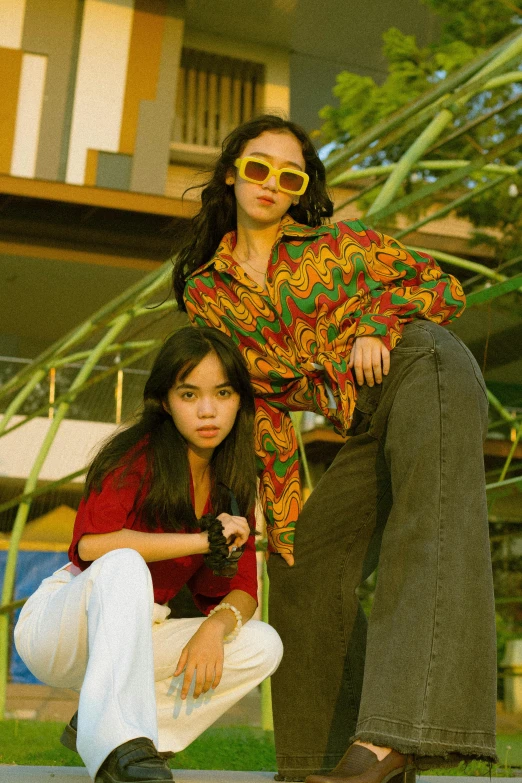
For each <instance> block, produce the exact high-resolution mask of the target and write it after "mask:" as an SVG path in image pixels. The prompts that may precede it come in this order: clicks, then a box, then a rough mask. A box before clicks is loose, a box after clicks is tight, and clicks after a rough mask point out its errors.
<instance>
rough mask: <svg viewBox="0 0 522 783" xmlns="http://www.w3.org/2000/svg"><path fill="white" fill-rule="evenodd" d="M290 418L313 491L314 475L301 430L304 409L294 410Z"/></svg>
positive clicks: (310, 488)
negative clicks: (311, 473) (312, 474)
mask: <svg viewBox="0 0 522 783" xmlns="http://www.w3.org/2000/svg"><path fill="white" fill-rule="evenodd" d="M290 418H291V419H292V424H293V425H294V430H295V436H296V438H297V445H298V447H299V456H300V459H301V464H302V466H303V471H304V474H305V481H306V485H307V487H308V489H309V491H310V492H311V491H312V490H313V488H314V485H313V483H312V476H311V475H310V467H309V465H308V459H307V456H306V449H305V445H304V443H303V434H302V432H301V421H302V418H303V413H302V411H292V413H291V414H290Z"/></svg>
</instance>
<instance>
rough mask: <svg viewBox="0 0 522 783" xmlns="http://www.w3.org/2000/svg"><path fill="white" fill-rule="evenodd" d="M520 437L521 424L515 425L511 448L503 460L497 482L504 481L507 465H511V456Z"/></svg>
mask: <svg viewBox="0 0 522 783" xmlns="http://www.w3.org/2000/svg"><path fill="white" fill-rule="evenodd" d="M521 437H522V426H520V427H517V429H516V435H515V437H514V439H513V443H512V444H511V448H510V450H509V454H508V455H507V457H506V461H505V462H504V467H503V468H502V473H501V474H500V476H499V479H498V480H499V483H500V482H502V481H504V479H505V478H506V473H507V472H508V470H509V466H510V465H511V461H512V459H513V457H514V456H515V451H516V450H517V446H518V443H519V441H520V438H521Z"/></svg>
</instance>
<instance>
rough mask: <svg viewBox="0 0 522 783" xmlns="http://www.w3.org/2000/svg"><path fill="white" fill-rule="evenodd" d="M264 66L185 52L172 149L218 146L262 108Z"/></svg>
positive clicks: (213, 55) (205, 53)
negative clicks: (187, 146) (188, 146)
mask: <svg viewBox="0 0 522 783" xmlns="http://www.w3.org/2000/svg"><path fill="white" fill-rule="evenodd" d="M264 70H265V69H264V65H262V64H261V63H254V62H249V61H248V60H239V59H236V58H234V57H224V56H221V55H218V54H211V53H209V52H204V51H200V50H198V49H183V52H182V56H181V67H180V70H179V76H178V90H177V96H176V111H175V117H174V125H173V134H172V141H173V147H174V148H179V147H180V146H181V145H197V146H203V147H219V146H220V144H221V142H222V141H223V139H224V138H225V136H227V134H228V133H229V132H230V131H231V130H232V129H233V128H235V127H236V126H237V125H239V124H240V123H241V122H244V121H246V120H249V119H250V118H251V117H254V116H255V115H256V114H259V113H260V112H261V111H262V109H263V87H264Z"/></svg>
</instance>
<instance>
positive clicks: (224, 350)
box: [85, 326, 257, 531]
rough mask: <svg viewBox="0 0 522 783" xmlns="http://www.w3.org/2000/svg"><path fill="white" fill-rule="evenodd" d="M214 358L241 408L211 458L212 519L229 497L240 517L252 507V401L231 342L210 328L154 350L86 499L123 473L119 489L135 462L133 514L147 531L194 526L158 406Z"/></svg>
mask: <svg viewBox="0 0 522 783" xmlns="http://www.w3.org/2000/svg"><path fill="white" fill-rule="evenodd" d="M209 353H215V354H216V355H217V356H218V358H219V360H220V361H221V364H222V367H223V370H224V373H225V376H226V378H227V380H228V381H229V383H230V384H231V386H232V388H233V389H234V390H235V391H236V392H237V393H238V394H239V397H240V407H239V410H238V413H237V416H236V420H235V422H234V426H233V427H232V430H231V431H230V433H229V434H228V435H227V437H226V438H225V439H224V440H223V441H222V443H220V444H219V446H218V447H217V448H216V449H215V451H214V453H213V455H212V459H211V463H210V466H211V471H212V476H211V500H212V509H213V512H214V513H215V514H216V515H217V514H220V513H221V512H223V511H226V512H228V513H230V507H231V506H230V501H231V495H230V490H232V492H233V493H234V495H235V497H236V500H237V502H238V505H239V510H240V513H241V515H243V516H247V514H248V513H249V512H250V511H251V509H252V507H253V506H254V503H255V496H256V478H257V476H256V464H255V453H254V394H253V390H252V386H251V384H250V377H249V374H248V370H247V367H246V364H245V362H244V360H243V357H242V356H241V354H240V352H239V350H238V349H237V348H236V346H235V345H234V343H233V342H232V340H231V339H230V338H229V337H227V336H226V335H224V334H221V332H218V331H217V329H208V328H196V327H193V326H186V327H184V328H182V329H179V330H178V331H177V332H175V333H174V334H173V335H171V337H169V338H168V339H167V340H166V342H165V343H164V344H163V346H162V348H161V349H160V351H159V353H158V355H157V356H156V359H155V361H154V364H153V367H152V370H151V372H150V375H149V377H148V379H147V382H146V384H145V389H144V392H143V410H142V412H141V415H140V417H139V419H138V421H137V422H136V423H135V424H133V425H132V426H130V427H128V428H126V429H124V430H121V431H120V432H118V433H116V435H114V436H113V437H111V438H110V439H109V440H108V441H107V442H106V443H105V445H104V446H103V447H102V448H101V450H100V451H99V452H98V454H97V455H96V457H95V458H94V460H93V462H92V464H91V466H90V468H89V472H88V474H87V480H86V484H85V496H87V495H88V494H89V493H90V492H93V491H96V492H99V491H100V490H101V484H102V481H103V480H104V478H106V476H108V475H109V473H111V472H112V471H114V470H116V469H117V468H123V470H122V471H121V473H120V475H119V477H118V479H117V485H116V486H118V485H119V486H124V485H125V480H126V478H127V476H128V475H129V474H130V473H132V472H133V469H134V468H135V466H136V462H137V461H138V460H141V459H143V457H145V459H146V466H147V470H146V473H145V476H144V477H143V479H142V482H141V486H140V489H139V491H138V492H137V494H136V500H135V503H134V511H135V512H136V513H137V514H139V515H140V516H141V518H142V519H143V520H144V522H145V524H146V525H147V527H148V528H149V529H151V530H153V529H155V528H157V526H158V520H161V525H162V527H163V528H164V529H165V530H169V531H176V530H182V529H185V530H190V529H195V528H196V527H197V519H196V515H195V513H194V509H193V508H192V504H191V501H190V469H189V461H188V455H187V444H186V441H185V440H184V438H183V437H182V436H181V435H180V433H179V431H178V430H177V428H176V426H175V425H174V422H173V421H172V417H171V416H170V415H169V414H168V413H166V411H165V409H164V407H163V403H164V402H165V401H166V400H167V395H168V392H169V390H170V389H171V388H172V386H173V385H174V383H175V382H176V381H182V380H183V379H184V378H186V377H187V375H188V374H189V373H190V372H192V370H193V369H194V368H195V367H197V365H198V364H199V363H200V362H201V361H202V359H204V358H205V356H208V354H209Z"/></svg>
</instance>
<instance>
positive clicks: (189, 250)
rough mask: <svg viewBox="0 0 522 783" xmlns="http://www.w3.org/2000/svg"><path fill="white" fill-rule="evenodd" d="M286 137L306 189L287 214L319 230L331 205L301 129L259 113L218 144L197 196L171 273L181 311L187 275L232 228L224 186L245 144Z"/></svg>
mask: <svg viewBox="0 0 522 783" xmlns="http://www.w3.org/2000/svg"><path fill="white" fill-rule="evenodd" d="M266 131H271V132H273V133H274V132H275V133H291V134H292V135H293V136H295V137H296V139H297V140H298V141H299V142H300V143H301V147H302V151H303V157H304V159H305V171H306V173H307V174H308V175H309V177H310V182H309V185H308V187H307V189H306V191H305V192H304V194H303V195H302V196H301V197H300V199H299V203H298V204H295V205H294V204H292V205H291V206H290V208H289V210H288V214H289V215H291V217H293V219H294V220H296V221H297V222H298V223H304V224H305V225H308V226H318V225H320V224H321V222H322V221H323V219H324V218H327V217H330V216H331V215H332V214H333V203H332V200H331V199H330V197H329V195H328V192H327V189H326V173H325V170H324V165H323V163H322V161H321V160H320V158H319V156H318V155H317V152H316V149H315V147H314V145H313V144H312V142H311V141H310V138H309V136H308V134H307V133H306V131H305V130H303V128H301V127H300V125H296V123H295V122H290V120H285V119H283V118H282V117H278V116H277V115H275V114H263V115H261V116H260V117H256V118H255V119H253V120H249V121H248V122H245V123H243V124H242V125H239V126H238V127H237V128H236V129H235V130H233V131H232V133H230V134H229V135H228V136H227V138H226V139H225V140H224V141H223V145H222V152H221V156H220V158H219V160H218V162H217V163H216V166H215V168H214V171H213V174H212V177H211V179H210V180H209V182H208V183H207V184H206V186H205V188H204V189H203V191H202V193H201V209H200V211H199V212H198V214H197V215H195V217H193V218H192V220H191V221H190V223H189V226H188V229H187V232H186V234H185V237H184V241H183V245H182V247H181V249H180V251H179V252H178V255H177V258H176V261H175V265H174V272H173V287H174V295H175V297H176V301H177V303H178V306H179V307H180V309H181V310H184V309H185V306H184V303H183V291H184V290H185V281H186V279H187V277H188V275H190V274H192V272H194V271H195V270H196V269H198V268H199V267H200V266H201V265H202V264H204V263H206V262H207V261H209V260H210V259H211V258H212V256H213V255H214V253H215V252H216V250H217V248H218V247H219V243H220V242H221V240H222V238H223V237H224V235H225V234H226V233H228V232H229V231H233V230H234V229H236V228H237V214H236V197H235V194H234V188H233V187H232V186H231V185H227V184H226V181H225V180H226V176H227V172H228V171H229V170H230V169H231V168H233V166H234V161H235V160H236V158H237V157H239V156H241V153H242V151H243V149H244V147H245V145H246V143H247V142H248V141H250V140H251V139H257V137H258V136H260V135H261V134H262V133H265V132H266Z"/></svg>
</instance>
